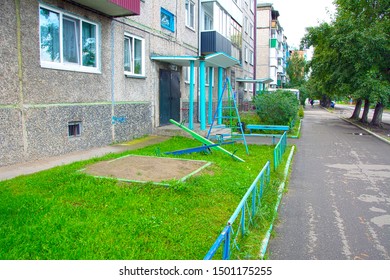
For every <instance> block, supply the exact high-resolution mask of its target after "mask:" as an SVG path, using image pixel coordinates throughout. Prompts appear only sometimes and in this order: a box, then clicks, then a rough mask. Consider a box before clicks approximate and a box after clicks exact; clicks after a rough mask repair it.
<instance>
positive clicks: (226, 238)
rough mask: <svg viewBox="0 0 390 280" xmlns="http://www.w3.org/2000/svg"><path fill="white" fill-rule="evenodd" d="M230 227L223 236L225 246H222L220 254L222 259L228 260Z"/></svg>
mask: <svg viewBox="0 0 390 280" xmlns="http://www.w3.org/2000/svg"><path fill="white" fill-rule="evenodd" d="M231 228H232V226H231V225H229V228H228V230H227V231H226V235H225V244H224V246H223V252H222V259H223V260H228V259H229V258H230V231H231Z"/></svg>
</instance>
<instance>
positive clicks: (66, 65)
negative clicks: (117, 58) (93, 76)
mask: <svg viewBox="0 0 390 280" xmlns="http://www.w3.org/2000/svg"><path fill="white" fill-rule="evenodd" d="M39 30H40V57H41V66H42V67H47V68H54V69H63V70H71V71H84V72H97V71H98V69H97V68H98V66H99V65H98V64H99V57H98V46H99V44H98V25H97V24H94V23H92V22H89V21H86V20H84V19H82V18H78V17H76V16H73V15H72V16H70V15H68V14H66V13H64V12H62V11H59V10H58V11H56V10H54V9H53V10H52V9H51V8H45V7H40V8H39Z"/></svg>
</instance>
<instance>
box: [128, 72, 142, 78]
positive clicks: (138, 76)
mask: <svg viewBox="0 0 390 280" xmlns="http://www.w3.org/2000/svg"><path fill="white" fill-rule="evenodd" d="M125 77H126V78H133V79H146V76H144V75H134V74H128V73H125Z"/></svg>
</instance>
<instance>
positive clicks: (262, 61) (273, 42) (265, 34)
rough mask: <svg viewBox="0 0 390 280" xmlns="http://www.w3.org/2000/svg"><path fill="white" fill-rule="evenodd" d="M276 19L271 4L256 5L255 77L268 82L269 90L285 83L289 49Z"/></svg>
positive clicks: (275, 13) (277, 14) (275, 12)
mask: <svg viewBox="0 0 390 280" xmlns="http://www.w3.org/2000/svg"><path fill="white" fill-rule="evenodd" d="M278 17H279V12H278V11H277V10H275V9H274V7H273V4H272V3H258V4H257V15H256V18H257V24H256V33H257V45H256V46H257V47H256V52H257V61H256V64H257V68H256V77H257V78H259V79H265V80H268V81H270V82H269V84H268V87H269V88H281V87H283V86H284V85H285V83H286V82H287V80H286V66H287V60H288V56H289V49H288V43H287V37H286V36H284V32H283V28H282V26H281V25H280V23H279V20H278Z"/></svg>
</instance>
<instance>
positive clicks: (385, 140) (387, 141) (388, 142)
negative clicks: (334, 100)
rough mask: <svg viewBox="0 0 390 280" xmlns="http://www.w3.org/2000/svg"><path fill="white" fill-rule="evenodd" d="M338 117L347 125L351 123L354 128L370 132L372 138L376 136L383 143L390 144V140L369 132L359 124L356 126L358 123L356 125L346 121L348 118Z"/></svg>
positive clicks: (369, 131)
mask: <svg viewBox="0 0 390 280" xmlns="http://www.w3.org/2000/svg"><path fill="white" fill-rule="evenodd" d="M338 117H339V118H340V119H342V120H344V121H346V122H347V123H350V124H352V125H354V126H356V127H358V128H360V129H362V130H364V131H365V132H368V133H369V134H371V135H372V136H374V137H376V138H378V139H380V140H382V141H383V142H386V143H387V144H390V141H389V140H387V139H385V138H383V137H382V136H379V135H378V134H376V133H374V132H372V131H371V130H369V129H367V128H365V127H362V126H360V125H358V124H356V123H354V122H352V121H350V120H348V119H346V118H343V117H340V116H338Z"/></svg>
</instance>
